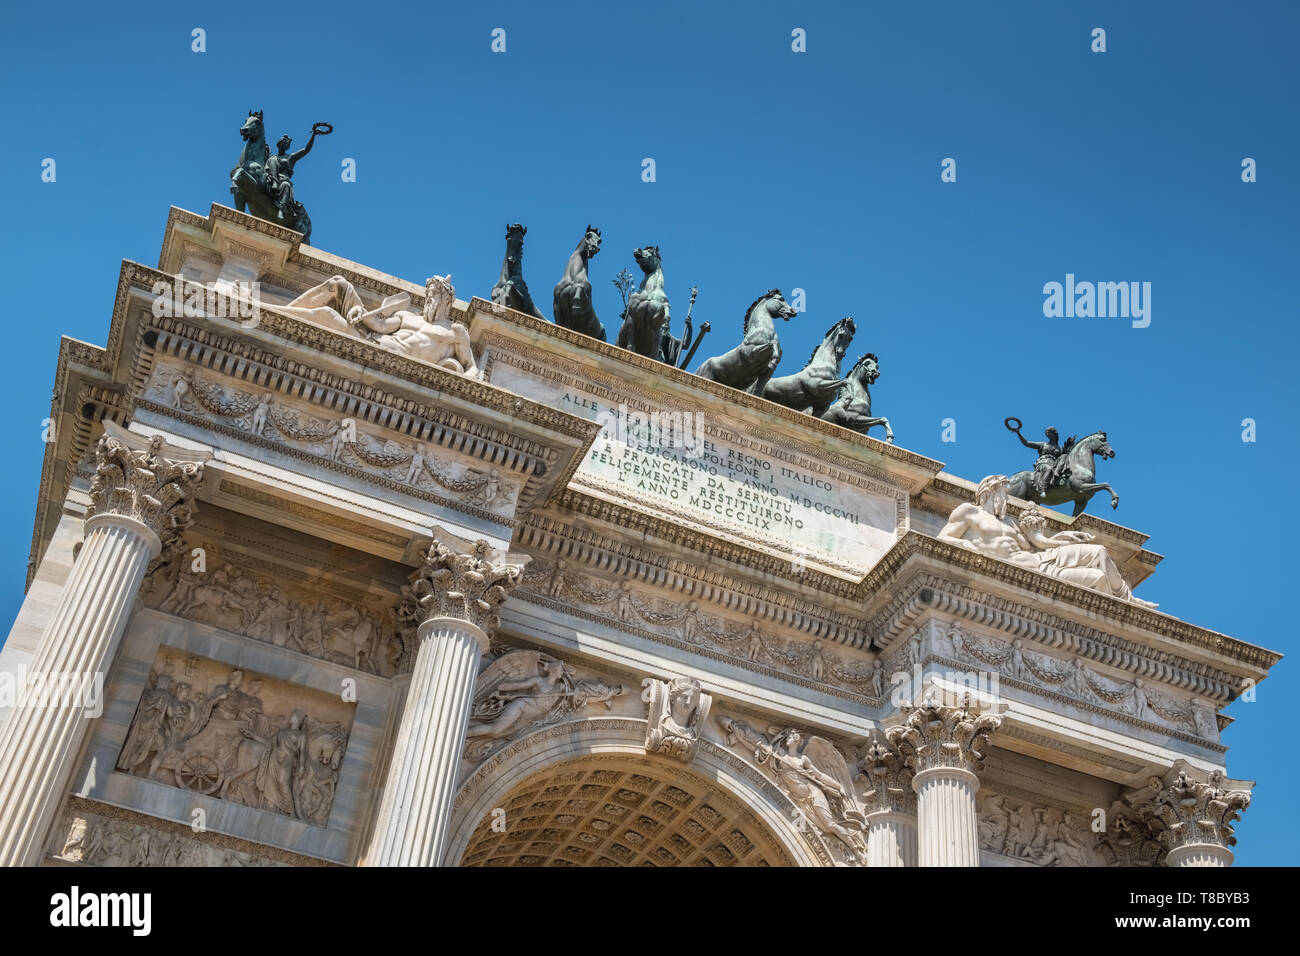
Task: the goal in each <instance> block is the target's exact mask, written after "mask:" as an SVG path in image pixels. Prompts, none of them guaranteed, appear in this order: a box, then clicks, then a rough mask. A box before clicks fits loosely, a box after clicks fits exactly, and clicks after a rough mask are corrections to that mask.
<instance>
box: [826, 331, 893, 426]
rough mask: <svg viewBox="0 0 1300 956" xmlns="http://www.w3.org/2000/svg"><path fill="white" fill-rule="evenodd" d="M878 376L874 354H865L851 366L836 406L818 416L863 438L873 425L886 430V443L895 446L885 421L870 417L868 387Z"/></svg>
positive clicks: (886, 419)
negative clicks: (881, 426)
mask: <svg viewBox="0 0 1300 956" xmlns="http://www.w3.org/2000/svg"><path fill="white" fill-rule="evenodd" d="M879 377H880V363H879V360H878V359H877V358H876V356H875V355H874V354H872V353H871V352H868V353H867V354H866V355H864V356H862V358H860V359H858V360H857V362H855V363H854V364H853V368H851V369H849V374H848V376H847V377H846V378H845V380H844V385H843V387H842V388H841V389H840V392H839V397H838V398H837V399H836V400H835V404H834V405H832V406H831V407H830V408H828V409H826V411H825V413H824V414H823V415H822V416H821V417H822V420H823V421H827V422H830V423H831V424H832V425H839V426H840V427H842V428H847V429H848V430H849V431H854V432H858V433H859V434H862V435H865V434H867V432H868V431H870V430H871V429H872V428H874V427H875V426H876V425H883V426H884V428H885V441H887V442H888V443H889V444H891V445H892V444H893V443H894V429H893V428H891V427H890V425H889V419H888V418H872V417H871V392H870V391H869V390H868V387H867V386H869V385H874V384H875V383H876V379H878V378H879Z"/></svg>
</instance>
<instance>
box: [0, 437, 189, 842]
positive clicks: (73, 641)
mask: <svg viewBox="0 0 1300 956" xmlns="http://www.w3.org/2000/svg"><path fill="white" fill-rule="evenodd" d="M104 429H105V436H104V437H103V438H102V439H100V442H99V445H98V446H97V448H96V460H97V465H96V471H95V478H94V481H93V482H92V484H91V486H90V492H89V494H90V500H91V505H90V509H89V516H88V517H87V519H86V523H85V529H84V530H85V540H84V541H83V542H82V545H81V550H80V552H79V553H78V555H77V558H76V561H75V562H74V563H73V566H72V571H71V572H70V573H69V575H68V579H67V581H66V582H65V583H64V586H63V591H62V592H61V593H60V595H59V600H58V603H57V604H56V605H55V607H54V611H53V613H52V614H51V616H50V620H49V623H48V624H47V625H46V627H45V631H44V632H43V633H42V635H41V639H40V641H39V642H38V644H37V646H36V650H35V653H34V654H33V655H32V661H31V665H30V669H29V671H28V685H29V687H31V688H32V689H36V688H43V690H41V691H40V692H38V693H36V694H33V695H31V696H29V697H28V698H27V699H25V700H24V699H20V700H19V701H18V702H17V706H16V707H15V708H14V711H13V713H12V714H11V715H10V717H9V720H8V722H7V723H6V724H5V725H4V729H3V731H0V865H2V866H23V865H28V866H30V865H35V864H37V863H39V862H40V861H41V856H42V851H43V849H44V841H45V838H46V835H47V832H48V830H49V828H50V826H51V824H52V823H53V820H54V815H55V813H56V812H57V811H58V807H59V804H60V803H61V802H62V800H63V797H64V794H65V793H66V792H67V789H68V786H69V784H70V783H71V779H72V775H73V773H74V772H75V769H76V762H77V760H78V758H79V756H80V754H81V750H82V747H83V746H84V744H85V741H86V738H87V736H88V735H89V733H90V726H91V724H90V718H91V717H93V716H96V715H94V714H88V713H87V712H86V704H87V703H88V701H87V700H86V696H85V695H86V693H87V692H88V691H89V690H90V688H92V687H93V688H94V689H95V691H96V692H99V691H102V689H103V686H104V683H106V679H107V675H108V672H109V670H110V668H111V667H112V665H113V661H114V659H115V658H116V656H117V650H118V645H119V644H120V643H121V640H122V634H123V632H124V631H125V630H126V624H127V621H128V619H129V618H130V616H131V611H132V606H133V604H134V601H135V598H136V595H137V594H138V592H139V590H140V584H141V583H142V582H143V581H144V576H145V573H146V572H147V571H148V570H149V564H150V562H151V561H152V560H153V559H154V558H156V557H158V556H159V555H160V554H162V553H163V551H164V550H167V551H168V552H169V553H170V551H171V549H172V548H173V546H175V545H178V544H179V542H180V535H181V533H182V531H184V529H185V528H186V527H187V526H188V525H189V523H190V521H191V519H192V516H193V510H194V509H193V499H194V491H195V489H196V488H197V486H198V484H199V482H200V481H201V479H202V474H203V468H202V464H201V461H202V460H204V459H206V458H207V457H208V454H207V453H206V452H194V451H190V450H185V449H177V448H172V447H170V446H166V445H165V444H164V442H163V439H162V438H161V437H157V436H156V437H154V438H151V439H150V438H145V437H143V436H140V435H136V434H133V433H130V432H127V431H125V430H124V429H122V428H120V427H118V426H117V425H115V424H113V423H111V422H105V424H104ZM165 455H166V456H167V457H165ZM37 682H39V683H37ZM74 689H75V691H76V693H73V690H74Z"/></svg>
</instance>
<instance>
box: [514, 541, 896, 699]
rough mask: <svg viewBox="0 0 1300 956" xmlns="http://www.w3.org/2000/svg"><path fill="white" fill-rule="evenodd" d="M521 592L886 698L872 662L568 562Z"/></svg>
mask: <svg viewBox="0 0 1300 956" xmlns="http://www.w3.org/2000/svg"><path fill="white" fill-rule="evenodd" d="M520 586H521V589H522V590H524V591H526V592H531V593H533V594H537V595H540V596H543V597H545V598H549V599H553V600H556V601H561V602H563V603H564V604H565V605H567V606H571V607H575V608H578V609H581V610H584V611H585V612H587V613H588V614H590V615H591V616H593V617H597V618H604V619H606V620H610V621H613V622H617V623H620V624H627V625H631V626H633V627H636V628H639V629H642V630H645V631H650V632H652V633H654V634H657V635H660V636H662V637H663V638H667V639H668V640H671V641H673V642H676V643H679V644H683V645H686V646H688V647H693V648H700V649H702V650H707V651H710V652H713V653H714V654H720V655H722V656H724V657H729V658H732V659H734V660H737V661H749V662H753V663H757V664H762V665H766V666H767V667H771V668H774V669H776V670H778V671H780V672H781V673H783V674H787V675H790V674H793V675H797V676H799V677H801V678H804V679H806V680H807V681H810V682H812V683H814V684H825V685H830V686H833V687H840V688H844V689H847V690H850V691H852V692H854V693H857V694H860V695H863V696H879V693H882V692H883V689H884V681H883V674H882V673H880V669H879V668H878V667H874V666H873V664H872V662H871V660H870V659H869V658H867V657H865V656H863V657H858V656H856V655H850V654H847V653H841V652H839V651H837V650H831V648H830V647H829V646H827V642H825V641H820V640H798V639H790V638H784V637H781V636H779V635H777V634H775V633H773V628H766V629H765V628H763V627H761V626H760V625H759V624H758V622H756V621H753V620H750V621H736V620H732V619H729V618H724V617H721V616H719V615H716V614H711V613H709V612H708V611H706V610H704V608H703V607H702V606H701V605H700V602H698V601H692V600H688V601H684V602H678V601H671V600H668V599H665V598H662V597H657V596H654V595H651V594H648V593H645V592H643V591H641V590H640V589H638V588H636V587H634V586H633V585H632V584H631V582H629V581H602V580H598V579H596V578H594V577H592V576H590V575H587V574H584V573H582V572H580V571H577V570H575V569H571V568H570V567H569V566H568V564H567V563H566V562H565V561H564V560H563V559H556V560H554V561H550V562H546V561H536V560H534V561H533V562H531V563H530V564H529V565H528V567H527V568H525V569H524V577H523V582H522V583H521V585H520Z"/></svg>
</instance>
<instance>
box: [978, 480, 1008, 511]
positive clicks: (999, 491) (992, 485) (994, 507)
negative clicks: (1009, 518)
mask: <svg viewBox="0 0 1300 956" xmlns="http://www.w3.org/2000/svg"><path fill="white" fill-rule="evenodd" d="M1010 484H1011V480H1010V479H1009V478H1007V476H1006V475H989V476H988V477H986V478H985V479H984V480H983V481H981V482H980V483H979V487H978V488H976V489H975V503H976V504H977V505H979V506H980V507H981V508H983V509H984V510H985V511H988V512H990V513H992V514H995V515H997V516H998V517H999V518H1001V517H1002V516H1003V515H1005V514H1006V513H1007V488H1008V487H1009V486H1010Z"/></svg>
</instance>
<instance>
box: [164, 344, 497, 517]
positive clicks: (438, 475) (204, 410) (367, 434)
mask: <svg viewBox="0 0 1300 956" xmlns="http://www.w3.org/2000/svg"><path fill="white" fill-rule="evenodd" d="M143 397H144V398H145V399H146V400H148V401H151V402H154V403H155V404H157V405H161V406H164V407H167V408H172V409H175V410H176V411H180V412H184V413H186V414H188V415H192V416H194V417H197V418H200V419H206V420H209V421H213V422H215V423H218V424H221V425H223V426H225V427H227V428H232V429H235V430H237V431H239V432H243V433H245V434H246V435H247V436H249V437H250V438H253V439H259V440H262V443H263V444H265V443H267V442H273V443H276V444H281V445H287V446H289V447H290V448H292V449H295V450H296V451H297V452H299V453H302V454H306V455H309V456H311V457H314V458H319V459H323V460H325V461H329V462H337V463H339V464H342V465H347V466H349V467H351V468H355V469H358V470H360V471H363V472H366V473H368V474H371V475H373V476H375V477H377V478H380V479H383V480H384V481H385V483H387V484H390V485H392V486H394V487H399V488H401V487H406V488H410V489H412V490H415V491H424V492H428V493H429V494H431V495H434V496H436V497H437V498H444V497H449V498H450V500H451V501H452V503H453V504H455V505H456V506H458V507H463V508H464V509H465V510H469V511H470V512H471V513H474V512H481V513H483V514H485V515H490V516H496V517H502V516H506V517H508V516H511V515H512V514H513V511H514V505H515V502H516V500H517V499H518V495H519V491H520V487H521V485H520V482H519V480H518V479H516V478H513V477H511V476H509V475H506V474H503V473H502V472H501V471H500V470H499V469H496V468H490V467H484V468H474V467H471V466H470V465H468V464H466V463H463V462H458V461H454V460H451V459H448V458H447V457H446V456H445V454H442V453H439V452H437V451H435V450H434V449H431V448H429V447H428V446H426V445H425V444H424V443H423V442H420V441H416V440H411V439H410V438H409V436H399V435H398V434H397V433H394V432H381V431H380V430H378V429H375V428H374V427H373V426H371V425H368V424H366V423H364V422H361V421H358V420H357V419H356V418H354V417H348V416H343V415H338V416H328V415H325V416H323V415H322V414H321V413H322V410H321V409H317V408H313V407H311V406H309V405H307V404H306V403H303V402H297V401H293V400H291V399H289V398H288V397H286V396H284V395H282V394H280V393H278V392H268V391H245V390H242V389H239V388H235V387H234V386H232V385H229V384H222V383H221V382H218V381H216V380H215V379H209V378H208V377H207V376H205V375H200V374H199V373H198V372H196V371H195V370H194V369H192V368H177V367H174V366H171V365H165V364H160V365H159V366H158V367H157V368H156V369H155V370H154V372H153V374H152V376H151V378H150V381H149V384H148V386H147V387H146V389H145V392H144V396H143Z"/></svg>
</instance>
